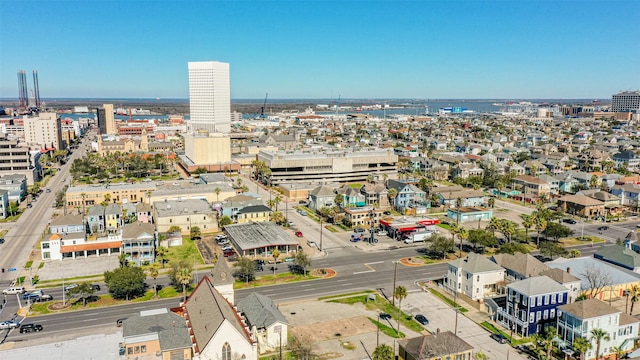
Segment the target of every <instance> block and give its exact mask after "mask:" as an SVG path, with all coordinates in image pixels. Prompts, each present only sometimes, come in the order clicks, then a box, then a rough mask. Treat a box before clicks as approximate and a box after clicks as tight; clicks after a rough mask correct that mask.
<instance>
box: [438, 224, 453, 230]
mask: <svg viewBox="0 0 640 360" xmlns="http://www.w3.org/2000/svg"><path fill="white" fill-rule="evenodd" d="M436 226H438V227H441V228H443V229H445V230H447V231H449V230H450V229H451V226H449V224H443V223H438V224H437V225H436Z"/></svg>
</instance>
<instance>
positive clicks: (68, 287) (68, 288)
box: [64, 284, 78, 291]
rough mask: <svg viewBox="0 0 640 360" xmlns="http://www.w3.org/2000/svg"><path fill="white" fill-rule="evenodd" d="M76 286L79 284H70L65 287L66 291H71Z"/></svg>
mask: <svg viewBox="0 0 640 360" xmlns="http://www.w3.org/2000/svg"><path fill="white" fill-rule="evenodd" d="M76 287H78V284H69V285H67V286H65V287H64V291H69V290H71V289H73V288H76Z"/></svg>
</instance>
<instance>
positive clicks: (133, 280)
mask: <svg viewBox="0 0 640 360" xmlns="http://www.w3.org/2000/svg"><path fill="white" fill-rule="evenodd" d="M144 279H145V274H144V271H143V270H142V268H140V267H137V266H125V267H121V268H117V269H115V270H113V271H105V273H104V282H105V284H106V285H107V287H108V288H109V293H111V296H113V298H114V299H125V300H129V299H132V298H135V297H137V296H141V295H143V294H144Z"/></svg>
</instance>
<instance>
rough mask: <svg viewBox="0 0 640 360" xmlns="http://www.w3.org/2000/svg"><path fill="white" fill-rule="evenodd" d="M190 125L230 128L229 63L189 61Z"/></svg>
mask: <svg viewBox="0 0 640 360" xmlns="http://www.w3.org/2000/svg"><path fill="white" fill-rule="evenodd" d="M189 108H190V115H189V129H190V130H191V131H197V130H200V129H204V130H208V131H209V132H221V133H229V132H231V91H230V86H229V63H223V62H219V61H197V62H189Z"/></svg>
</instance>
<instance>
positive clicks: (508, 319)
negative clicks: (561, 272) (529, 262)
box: [495, 276, 569, 337]
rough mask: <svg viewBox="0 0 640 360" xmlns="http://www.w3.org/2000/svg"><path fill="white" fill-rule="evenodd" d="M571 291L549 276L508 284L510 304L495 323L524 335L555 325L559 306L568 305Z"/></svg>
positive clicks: (501, 308)
mask: <svg viewBox="0 0 640 360" xmlns="http://www.w3.org/2000/svg"><path fill="white" fill-rule="evenodd" d="M568 298H569V290H568V289H567V288H566V287H564V286H562V285H560V284H558V283H557V282H555V281H554V280H552V279H551V278H549V277H547V276H534V277H530V278H527V279H524V280H520V281H516V282H513V283H511V284H509V285H507V299H506V300H507V301H506V304H505V305H504V307H500V308H498V311H497V312H496V314H495V321H496V322H497V323H498V324H500V325H502V326H503V327H504V328H506V329H514V332H516V333H517V334H519V335H521V336H524V337H526V336H531V335H533V334H536V333H538V332H539V331H541V330H543V329H544V328H545V327H547V326H555V321H556V316H557V307H558V306H561V305H564V304H566V303H567V301H568Z"/></svg>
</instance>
